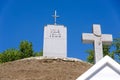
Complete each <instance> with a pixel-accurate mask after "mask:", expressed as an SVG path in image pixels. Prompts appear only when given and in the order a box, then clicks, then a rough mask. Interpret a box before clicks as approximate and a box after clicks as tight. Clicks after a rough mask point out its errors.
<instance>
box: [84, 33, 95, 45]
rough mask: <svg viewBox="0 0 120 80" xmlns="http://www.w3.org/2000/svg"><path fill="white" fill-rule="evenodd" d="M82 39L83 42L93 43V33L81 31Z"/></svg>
mask: <svg viewBox="0 0 120 80" xmlns="http://www.w3.org/2000/svg"><path fill="white" fill-rule="evenodd" d="M82 41H83V43H93V42H94V35H93V34H90V33H83V34H82Z"/></svg>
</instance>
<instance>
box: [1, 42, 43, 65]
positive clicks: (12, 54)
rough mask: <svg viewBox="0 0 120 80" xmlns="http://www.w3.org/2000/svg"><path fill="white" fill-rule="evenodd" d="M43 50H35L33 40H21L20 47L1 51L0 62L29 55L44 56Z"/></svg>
mask: <svg viewBox="0 0 120 80" xmlns="http://www.w3.org/2000/svg"><path fill="white" fill-rule="evenodd" d="M42 55H43V51H40V52H34V51H33V46H32V43H31V42H28V41H21V42H20V45H19V48H18V49H14V48H12V49H7V50H5V51H3V52H1V53H0V63H4V62H8V61H14V60H18V59H22V58H27V57H32V56H33V57H34V56H42Z"/></svg>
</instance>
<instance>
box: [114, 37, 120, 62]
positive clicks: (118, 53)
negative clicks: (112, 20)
mask: <svg viewBox="0 0 120 80" xmlns="http://www.w3.org/2000/svg"><path fill="white" fill-rule="evenodd" d="M113 46H114V49H115V50H114V54H115V58H116V60H118V62H120V38H116V39H114V41H113Z"/></svg>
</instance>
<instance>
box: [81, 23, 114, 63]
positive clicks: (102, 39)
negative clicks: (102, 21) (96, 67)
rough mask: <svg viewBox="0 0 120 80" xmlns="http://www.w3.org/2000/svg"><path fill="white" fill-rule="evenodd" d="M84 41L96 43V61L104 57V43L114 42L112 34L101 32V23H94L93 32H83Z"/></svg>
mask: <svg viewBox="0 0 120 80" xmlns="http://www.w3.org/2000/svg"><path fill="white" fill-rule="evenodd" d="M82 40H83V43H94V51H95V63H96V62H98V61H99V60H100V59H102V58H103V48H102V44H107V45H110V44H111V43H112V35H110V34H101V28H100V25H98V24H94V25H93V33H92V34H91V33H83V34H82Z"/></svg>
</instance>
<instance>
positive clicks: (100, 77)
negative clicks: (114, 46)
mask: <svg viewBox="0 0 120 80" xmlns="http://www.w3.org/2000/svg"><path fill="white" fill-rule="evenodd" d="M76 80H120V65H119V64H118V63H117V62H115V61H114V60H113V59H112V58H110V57H109V56H105V57H104V58H103V59H101V60H100V61H99V62H98V63H96V64H95V65H94V66H92V67H91V68H90V69H89V70H88V71H86V72H85V73H84V74H82V75H81V76H80V77H78V78H77V79H76Z"/></svg>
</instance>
